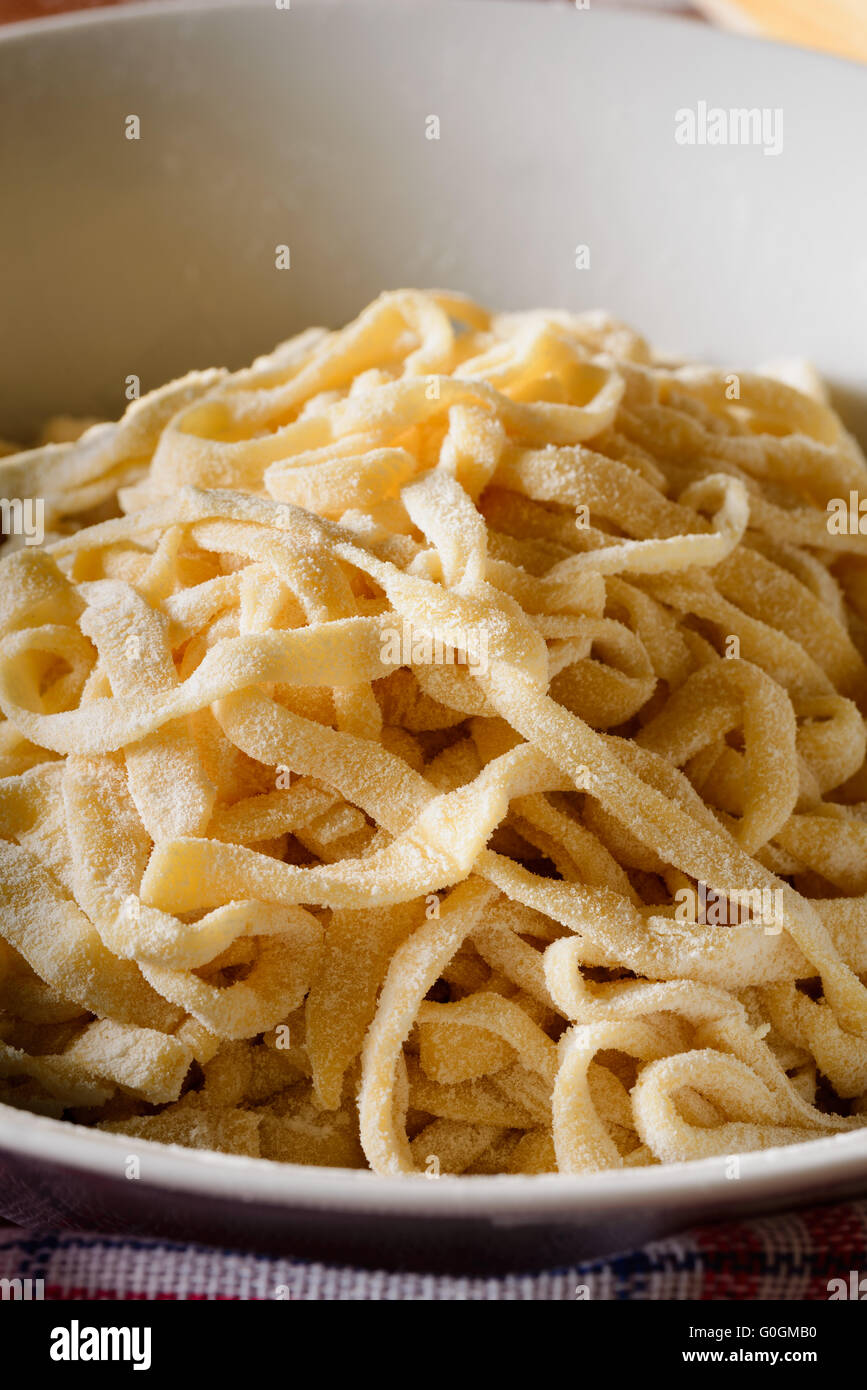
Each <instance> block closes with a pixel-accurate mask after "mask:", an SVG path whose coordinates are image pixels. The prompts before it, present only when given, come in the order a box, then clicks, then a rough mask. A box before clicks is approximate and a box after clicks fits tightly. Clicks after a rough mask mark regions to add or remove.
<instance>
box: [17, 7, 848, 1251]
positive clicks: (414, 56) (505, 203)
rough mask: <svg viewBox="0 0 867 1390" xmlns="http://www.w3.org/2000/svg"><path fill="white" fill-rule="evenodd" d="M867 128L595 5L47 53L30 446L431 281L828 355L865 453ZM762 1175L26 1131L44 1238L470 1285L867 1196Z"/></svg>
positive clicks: (770, 352) (516, 303) (27, 269)
mask: <svg viewBox="0 0 867 1390" xmlns="http://www.w3.org/2000/svg"><path fill="white" fill-rule="evenodd" d="M700 102H706V103H707V105H708V106H709V107H713V106H718V107H722V108H724V109H730V108H743V107H747V108H749V107H756V108H767V109H768V110H769V111H771V112H774V111H776V110H777V109H781V110H782V112H783V147H782V150H781V152H780V153H778V154H765V153H764V152H763V149H762V148H761V147H760V146H734V145H727V146H710V145H700V144H696V145H691V146H690V145H687V146H683V145H679V144H678V143H677V142H676V140H675V138H674V132H675V113H676V112H677V111H678V110H681V109H684V108H692V109H697V108H698V104H699V103H700ZM128 115H138V116H139V118H140V121H141V139H140V140H139V141H128V140H127V139H125V137H124V121H125V118H126V117H127V116H128ZM431 115H436V116H438V117H439V122H440V139H439V140H438V141H435V140H428V139H426V136H425V130H426V121H427V118H428V117H429V116H431ZM865 129H867V71H865V70H864V69H861V68H858V67H855V66H850V65H848V64H845V63H840V62H835V61H833V60H831V59H826V58H819V57H813V56H810V55H807V54H804V53H801V52H799V51H797V50H794V49H789V48H785V49H784V48H777V47H775V46H772V45H768V44H761V43H753V42H750V41H747V40H742V39H732V38H728V37H723V36H720V35H718V34H716V33H714V32H713V31H711V30H709V29H706V28H704V27H701V26H699V25H694V24H689V23H684V22H676V21H662V20H658V19H656V18H647V19H645V18H641V17H638V16H635V15H613V14H612V15H609V14H602V15H598V14H596V13H594V12H593V11H592V9H591V10H590V11H589V12H588V11H582V10H577V9H575V8H573V7H572V6H567V5H565V4H564V5H562V6H556V5H550V4H539V3H534V4H520V3H502V4H497V3H492V2H491V0H451V2H449V0H416V3H412V4H409V3H379V2H378V0H350V2H347V0H342V2H341V3H337V2H336V0H307V2H306V3H305V0H292V7H291V9H290V10H288V11H281V10H277V9H276V7H275V6H274V5H273V4H272V3H271V2H270V0H267V3H265V2H264V0H263V3H262V4H261V5H249V4H248V5H243V6H239V7H233V6H226V7H223V6H216V7H213V6H202V5H194V6H192V7H190V6H185V7H180V8H179V7H175V6H173V5H159V6H156V5H154V6H153V7H151V6H141V7H135V6H133V7H126V8H124V9H123V10H121V11H118V12H109V13H98V14H95V13H89V14H86V15H83V16H80V17H75V18H72V19H69V20H64V21H58V22H54V23H50V24H46V23H36V24H32V25H27V24H25V25H17V26H12V27H11V28H9V29H8V30H6V31H4V32H0V187H2V188H3V189H4V190H5V191H6V192H5V203H6V206H5V208H4V215H3V217H2V219H0V265H2V267H3V273H4V276H5V278H6V279H7V280H8V287H7V288H6V289H5V291H4V294H3V301H4V303H3V307H4V325H3V332H2V334H0V435H6V436H11V437H19V438H26V437H28V435H29V434H31V433H32V432H33V431H34V430H35V429H36V427H37V426H38V424H39V422H40V421H41V420H42V419H43V418H44V417H45V416H46V415H48V414H51V413H55V412H58V411H70V412H78V413H95V412H101V411H108V412H111V413H113V414H117V413H119V412H120V410H121V408H122V404H123V399H122V392H123V384H124V378H125V377H126V376H127V375H128V374H130V373H135V374H137V375H139V376H140V378H141V380H142V384H143V386H144V387H145V388H146V389H147V388H149V387H151V386H154V385H157V384H158V383H159V382H161V381H163V380H165V379H167V378H168V377H170V376H171V375H174V374H177V373H179V372H181V371H183V370H186V369H188V368H189V367H193V366H211V365H217V364H220V365H228V366H240V365H242V364H243V363H245V362H247V361H249V360H250V359H251V358H252V357H253V356H254V355H256V354H257V353H260V352H263V351H265V350H267V349H269V348H270V347H271V346H273V344H274V343H275V342H276V341H278V340H279V339H280V338H282V337H285V336H287V335H288V334H289V333H290V332H293V331H295V330H297V329H299V328H301V327H304V326H306V325H308V324H311V323H326V324H331V325H336V324H339V323H341V322H343V321H345V320H346V319H347V318H349V317H350V316H352V315H353V314H354V313H355V312H357V310H358V309H360V308H361V307H362V305H363V304H364V303H366V302H367V301H368V300H369V299H371V298H372V297H373V296H374V295H376V294H377V293H378V292H379V291H380V290H382V289H384V288H388V287H395V286H399V285H406V284H412V285H420V286H430V285H441V286H448V287H451V288H456V289H461V290H465V291H468V292H470V293H472V294H473V295H475V296H476V297H477V298H479V299H481V300H483V301H487V302H489V303H491V304H493V305H497V306H500V307H504V308H505V307H508V308H521V307H529V306H535V305H554V306H564V307H570V308H580V307H585V306H590V305H603V306H605V307H606V308H609V309H610V310H612V311H613V312H615V313H616V314H618V315H620V316H621V317H624V318H626V319H629V320H632V321H634V322H635V323H636V325H637V326H638V327H640V328H641V329H642V330H643V331H645V332H646V333H647V335H648V336H649V337H650V338H651V340H652V341H653V342H654V343H656V344H660V345H662V346H665V347H667V348H669V349H671V350H673V351H675V350H676V351H682V352H684V353H686V354H689V355H693V356H696V357H702V356H704V357H708V358H713V359H716V360H720V361H723V362H731V363H733V364H735V363H736V364H740V365H744V366H750V365H755V364H756V363H758V362H761V361H762V360H764V359H767V358H769V357H779V356H781V355H783V356H789V355H792V354H803V355H807V356H809V357H811V358H812V359H813V360H814V361H815V362H816V363H817V364H818V366H819V367H820V369H822V370H823V371H824V372H825V373H826V374H827V375H828V376H829V377H830V378H831V379H832V381H833V382H834V384H835V386H836V387H837V388H838V392H839V395H838V399H839V401H840V403H841V405H842V407H843V409H844V413H846V414H847V416H848V418H849V419H850V421H851V422H852V423H853V425H854V426H855V427H856V428H859V429H860V430H864V427H865V422H867V405H865V389H867V380H865V377H867V372H865V363H867V303H865V300H867V241H865V237H864V228H865V226H867V163H865V160H864V152H863V136H864V131H865ZM10 190H12V196H10V192H9V191H10ZM281 243H285V244H288V245H289V246H290V251H291V270H289V271H286V272H281V271H277V270H276V269H275V267H274V249H275V247H276V246H277V245H279V244H281ZM579 244H584V245H587V246H589V248H590V268H589V269H586V270H578V269H576V264H575V259H576V258H575V251H576V246H578V245H579ZM131 1149H134V1151H135V1152H136V1153H138V1154H140V1155H141V1157H142V1170H141V1177H140V1178H139V1179H138V1180H127V1179H126V1178H125V1177H124V1160H125V1158H126V1155H127V1154H128V1153H129V1152H130V1151H131ZM730 1172H731V1168H730V1166H729V1165H727V1163H726V1162H725V1161H724V1160H708V1161H703V1162H700V1163H694V1164H687V1165H682V1166H676V1167H665V1168H653V1169H647V1170H644V1171H640V1170H635V1171H625V1172H622V1173H609V1174H601V1175H597V1176H592V1177H588V1178H567V1177H560V1176H551V1177H541V1178H523V1177H500V1178H472V1179H462V1178H458V1179H449V1178H444V1179H440V1180H439V1181H437V1182H432V1181H427V1180H425V1179H424V1178H423V1177H419V1178H418V1179H408V1180H385V1179H379V1178H375V1177H373V1176H372V1175H370V1174H366V1173H350V1172H343V1171H340V1170H324V1169H307V1168H298V1167H292V1166H288V1165H287V1166H283V1165H275V1164H271V1163H266V1162H263V1161H259V1160H247V1159H238V1158H231V1157H225V1156H222V1155H205V1154H200V1153H195V1152H191V1151H184V1150H178V1149H171V1148H164V1147H162V1146H160V1145H153V1144H145V1143H140V1142H138V1141H132V1140H129V1139H125V1138H123V1137H119V1136H114V1135H104V1134H99V1133H93V1132H90V1131H87V1130H83V1129H80V1128H76V1127H74V1126H71V1125H64V1124H61V1123H58V1122H55V1121H50V1120H44V1119H40V1118H36V1117H33V1116H30V1115H26V1114H23V1113H20V1112H17V1111H12V1110H9V1109H6V1108H5V1107H2V1106H0V1211H2V1212H4V1213H5V1214H6V1215H8V1216H9V1217H10V1218H12V1219H13V1220H18V1221H20V1222H25V1223H26V1222H34V1221H40V1222H41V1221H60V1222H65V1223H69V1224H76V1225H91V1226H99V1227H101V1228H102V1229H112V1228H113V1229H127V1230H140V1231H141V1230H144V1231H150V1232H158V1233H163V1234H172V1235H180V1236H184V1235H186V1236H195V1237H198V1238H200V1239H205V1240H209V1241H211V1242H212V1243H230V1242H235V1243H241V1244H244V1245H256V1246H261V1247H270V1248H281V1249H289V1250H293V1251H296V1252H299V1253H310V1254H315V1255H317V1256H319V1257H329V1256H331V1257H349V1258H353V1259H356V1260H359V1261H364V1262H367V1263H379V1262H382V1263H388V1264H390V1265H392V1266H394V1265H396V1264H404V1265H408V1266H412V1265H415V1266H417V1267H418V1266H421V1267H428V1268H433V1267H435V1266H437V1267H445V1268H453V1269H458V1268H468V1267H475V1268H486V1267H488V1268H493V1267H496V1266H501V1267H505V1266H508V1267H511V1268H513V1269H514V1268H518V1267H521V1266H523V1267H527V1268H529V1267H531V1266H533V1265H540V1264H545V1263H548V1264H551V1263H557V1262H559V1263H564V1262H566V1261H567V1260H572V1259H574V1258H576V1257H579V1256H582V1255H583V1256H586V1255H588V1254H595V1253H599V1252H601V1251H603V1250H613V1249H616V1248H625V1247H627V1246H629V1245H631V1244H632V1243H634V1242H635V1241H638V1240H641V1239H645V1238H647V1237H649V1236H652V1235H659V1234H662V1233H664V1232H666V1231H670V1230H673V1229H675V1228H677V1227H679V1226H684V1225H686V1224H688V1223H690V1222H693V1221H696V1220H704V1219H711V1218H716V1217H722V1216H725V1215H726V1214H731V1213H734V1212H744V1211H755V1210H771V1209H775V1208H781V1207H785V1206H791V1205H794V1204H796V1203H799V1202H805V1201H810V1200H821V1199H828V1198H830V1197H831V1196H834V1195H843V1194H850V1193H854V1192H864V1191H867V1133H865V1134H860V1133H859V1134H851V1135H845V1136H838V1137H835V1138H831V1139H823V1140H819V1141H816V1142H814V1143H809V1144H804V1145H801V1146H799V1147H796V1148H791V1149H784V1150H775V1151H771V1152H768V1153H762V1154H753V1155H748V1156H746V1157H744V1158H742V1159H741V1160H740V1176H739V1177H737V1178H734V1177H731V1176H729V1174H730Z"/></svg>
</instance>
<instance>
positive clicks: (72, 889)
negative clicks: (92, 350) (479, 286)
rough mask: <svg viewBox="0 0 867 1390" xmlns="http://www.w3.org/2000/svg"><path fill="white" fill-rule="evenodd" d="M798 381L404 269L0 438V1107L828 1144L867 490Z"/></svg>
mask: <svg viewBox="0 0 867 1390" xmlns="http://www.w3.org/2000/svg"><path fill="white" fill-rule="evenodd" d="M791 376H792V371H791V370H788V371H782V370H780V369H778V370H777V371H776V372H771V371H770V370H769V371H768V372H766V373H759V372H755V373H740V374H733V373H724V372H722V371H721V370H716V369H711V368H705V367H695V366H687V365H683V364H680V363H677V362H674V361H670V360H667V359H665V358H662V357H659V356H657V355H654V353H653V352H652V351H651V350H650V348H649V347H648V346H647V344H646V343H645V342H644V341H643V339H641V338H640V337H639V336H638V335H637V334H635V333H634V332H632V331H631V330H630V329H628V328H625V327H624V326H622V325H621V324H619V323H617V322H615V321H614V320H612V319H610V318H609V317H608V316H607V315H605V314H601V313H591V314H580V315H573V314H567V313H561V312H541V311H540V312H533V313H515V314H499V315H497V314H490V313H488V312H487V311H486V310H484V309H482V308H480V307H479V306H478V305H476V304H475V303H473V302H471V301H470V300H468V299H466V298H464V297H462V296H460V295H456V294H447V293H438V292H432V293H421V292H416V291H401V292H397V293H389V294H385V295H383V296H381V297H380V298H379V299H378V300H376V301H375V302H374V303H373V304H372V305H370V306H369V307H368V308H367V309H366V310H365V311H364V312H363V313H362V314H361V315H360V317H359V318H358V319H357V320H356V321H355V322H354V323H352V324H350V325H349V326H348V327H347V328H344V329H343V330H341V331H338V332H326V331H324V330H318V329H317V330H310V331H308V332H306V333H303V334H301V335H300V336H298V337H296V338H294V339H291V340H290V341H288V342H286V343H283V344H281V345H280V346H279V347H278V348H277V349H276V351H275V352H273V353H272V354H270V355H269V356H267V357H263V358H260V359H258V360H257V361H256V362H254V363H253V365H252V366H251V367H249V368H247V369H245V370H243V371H239V372H235V373H228V372H225V371H212V372H205V373H193V374H191V375H190V376H188V377H186V378H184V379H183V380H181V381H178V382H173V383H171V384H170V385H168V386H166V387H163V388H162V389H160V390H157V391H154V392H152V393H151V394H150V395H147V396H145V397H144V398H143V399H141V400H140V401H136V402H134V403H133V404H132V405H131V406H130V408H129V409H128V411H127V413H126V414H125V416H124V417H123V419H122V420H120V421H119V422H118V423H116V424H95V425H89V426H88V427H87V428H86V429H84V432H83V433H82V434H81V435H80V437H79V438H75V437H74V436H75V433H76V431H75V428H74V426H72V425H71V424H70V422H69V421H64V422H63V423H62V428H58V429H56V430H52V429H51V428H49V429H48V430H47V431H46V435H45V438H46V439H47V440H51V441H60V442H47V443H45V444H43V445H42V446H41V447H39V448H36V449H31V450H27V451H24V452H19V453H12V454H8V455H7V456H5V457H3V458H2V459H0V492H3V493H4V494H5V496H6V498H7V499H8V500H9V502H10V506H11V503H12V501H14V500H15V499H19V500H20V503H21V505H22V506H23V504H24V502H25V501H26V500H27V499H30V500H31V501H32V500H33V499H39V503H40V505H41V507H42V508H43V515H44V524H45V528H46V529H45V536H44V540H43V541H42V543H41V544H30V543H29V542H30V540H31V538H30V537H24V538H22V537H17V538H13V539H12V540H10V541H9V542H8V543H7V545H6V547H4V554H3V556H2V558H0V710H2V722H0V1101H2V1102H3V1103H4V1104H7V1105H12V1106H18V1107H23V1108H25V1109H31V1110H34V1111H38V1112H40V1113H44V1114H48V1115H53V1116H56V1117H61V1116H62V1117H66V1118H68V1119H70V1120H73V1121H77V1122H79V1123H82V1124H87V1125H91V1126H97V1127H99V1128H101V1129H103V1130H107V1131H112V1132H119V1133H124V1134H127V1135H130V1136H133V1137H135V1138H139V1139H152V1140H156V1141H161V1142H164V1143H175V1144H182V1145H189V1146H193V1147H199V1148H208V1149H218V1150H223V1151H224V1152H228V1153H240V1154H248V1155H253V1156H260V1157H263V1158H268V1159H276V1160H279V1161H283V1162H290V1163H303V1164H325V1165H337V1166H341V1167H363V1166H369V1167H371V1168H372V1169H373V1170H374V1171H376V1172H378V1173H381V1174H412V1173H424V1174H427V1175H428V1176H431V1175H439V1174H440V1173H443V1174H458V1173H460V1174H468V1175H472V1174H484V1173H513V1174H514V1173H529V1174H534V1173H543V1172H550V1171H559V1172H561V1173H572V1174H583V1173H591V1172H596V1171H600V1170H604V1169H612V1168H623V1167H631V1166H635V1165H642V1164H654V1163H672V1162H681V1161H684V1160H689V1159H693V1158H700V1157H706V1156H709V1155H728V1154H734V1153H737V1152H740V1151H746V1150H753V1149H766V1148H772V1147H774V1146H777V1145H781V1144H789V1143H793V1142H796V1141H800V1140H806V1139H810V1138H816V1137H821V1136H825V1135H832V1134H835V1133H840V1132H845V1131H849V1130H851V1129H853V1128H856V1127H858V1126H860V1125H861V1124H863V1123H864V1122H865V1121H864V1117H865V1114H867V810H865V808H867V762H865V752H867V741H865V724H864V718H863V714H862V711H863V710H864V708H865V700H867V666H865V657H867V534H862V532H861V530H860V526H859V524H858V515H859V511H858V505H857V498H858V495H859V494H861V495H864V496H867V464H865V460H864V458H863V456H862V454H861V453H860V451H859V449H858V446H857V444H856V443H855V442H854V440H853V439H852V438H851V437H850V436H849V435H848V434H847V433H846V431H845V430H844V428H843V426H842V424H841V422H840V420H839V419H838V418H837V416H836V415H835V414H834V412H833V411H832V409H831V408H830V406H829V404H828V401H827V399H826V397H825V394H824V391H823V389H822V387H821V385H820V384H819V382H818V381H817V380H816V378H815V376H813V375H810V374H809V373H807V372H805V371H804V370H801V372H800V374H799V375H798V377H797V382H796V384H791V381H790V380H787V379H785V378H787V377H788V378H791ZM853 498H854V499H855V501H854V504H853ZM853 506H854V510H853ZM852 516H854V517H855V522H854V524H848V523H849V521H850V519H851V517H852ZM841 518H842V520H841ZM844 522H845V523H846V524H844ZM865 529H867V528H865Z"/></svg>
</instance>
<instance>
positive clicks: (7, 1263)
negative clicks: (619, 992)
mask: <svg viewBox="0 0 867 1390" xmlns="http://www.w3.org/2000/svg"><path fill="white" fill-rule="evenodd" d="M865 1249H867V1201H864V1202H850V1203H846V1204H845V1205H842V1206H834V1207H815V1208H813V1209H811V1210H808V1211H803V1212H798V1213H791V1214H789V1215H786V1216H779V1217H769V1218H766V1219H758V1220H752V1221H748V1222H730V1223H727V1224H726V1225H717V1226H706V1227H700V1228H696V1229H695V1230H692V1231H689V1232H687V1233H686V1234H685V1235H682V1236H677V1237H673V1238H670V1239H668V1240H661V1241H655V1242H653V1243H652V1244H650V1245H646V1246H644V1247H642V1248H641V1249H639V1250H632V1251H629V1252H628V1253H624V1254H621V1255H617V1256H613V1257H610V1258H607V1259H600V1260H591V1261H588V1262H587V1263H584V1264H576V1265H573V1266H571V1267H570V1268H566V1269H553V1270H546V1271H544V1272H543V1273H541V1274H509V1275H506V1276H502V1277H497V1278H486V1277H472V1276H463V1275H441V1274H436V1275H435V1274H400V1273H397V1274H396V1273H389V1272H387V1271H385V1270H364V1269H353V1268H347V1267H342V1266H338V1265H323V1264H315V1263H311V1262H307V1261H301V1260H294V1259H292V1258H291V1256H286V1257H285V1258H274V1257H269V1256H264V1255H253V1254H250V1253H246V1252H243V1251H238V1250H214V1249H209V1248H206V1247H204V1246H199V1245H181V1244H173V1243H171V1242H166V1241H159V1240H134V1239H130V1238H127V1239H123V1238H121V1237H112V1236H100V1235H81V1234H69V1233H66V1232H59V1231H51V1230H45V1231H42V1230H32V1231H22V1230H17V1229H14V1228H6V1229H4V1230H0V1278H6V1279H13V1278H20V1279H43V1280H44V1281H45V1285H44V1295H45V1298H46V1299H61V1300H72V1299H82V1298H98V1299H119V1300H151V1301H152V1300H161V1299H183V1300H186V1299H189V1300H197V1299H249V1300H267V1299H273V1298H277V1297H283V1298H287V1297H288V1298H290V1299H302V1300H319V1299H330V1300H352V1299H362V1300H379V1299H384V1300H410V1301H412V1300H420V1301H437V1300H440V1299H443V1300H450V1299H451V1300H478V1301H485V1302H490V1301H493V1302H496V1301H498V1300H500V1299H512V1300H515V1299H518V1300H521V1299H523V1300H534V1299H539V1300H547V1299H554V1300H558V1299H559V1300H569V1301H572V1300H574V1298H575V1296H576V1289H577V1287H578V1285H579V1284H584V1285H586V1286H587V1289H588V1291H589V1297H590V1298H591V1299H606V1300H610V1299H641V1300H658V1301H659V1300H662V1301H668V1300H676V1301H680V1300H685V1299H716V1300H721V1299H732V1300H745V1301H754V1300H765V1299H791V1300H800V1299H816V1300H821V1301H824V1300H825V1299H827V1297H828V1280H829V1279H833V1278H844V1279H848V1275H849V1271H850V1270H852V1269H856V1270H858V1269H863V1268H864V1267H865ZM278 1290H281V1291H282V1292H278Z"/></svg>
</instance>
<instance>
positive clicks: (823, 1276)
mask: <svg viewBox="0 0 867 1390" xmlns="http://www.w3.org/2000/svg"><path fill="white" fill-rule="evenodd" d="M801 1219H802V1221H803V1224H804V1229H805V1231H806V1232H807V1239H808V1242H809V1247H810V1277H809V1280H808V1281H807V1283H806V1285H805V1287H804V1297H805V1298H815V1299H823V1298H827V1297H828V1281H829V1280H830V1279H840V1278H843V1279H846V1278H847V1276H848V1275H849V1273H850V1271H852V1270H854V1271H855V1273H856V1274H857V1275H858V1277H859V1278H861V1277H863V1276H864V1275H867V1219H865V1209H864V1207H863V1206H860V1207H859V1206H854V1205H852V1206H848V1205H847V1206H839V1207H811V1208H810V1210H809V1211H805V1212H803V1213H802V1214H801Z"/></svg>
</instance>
